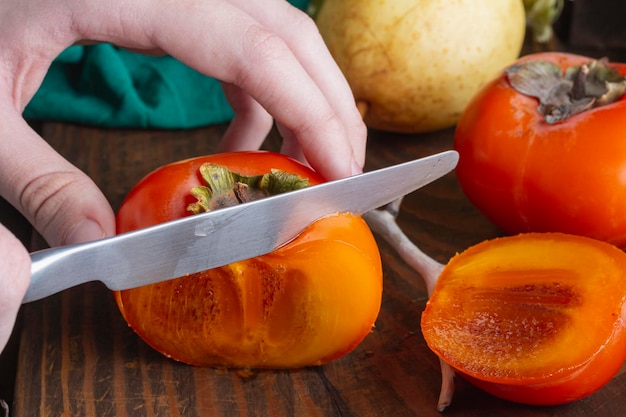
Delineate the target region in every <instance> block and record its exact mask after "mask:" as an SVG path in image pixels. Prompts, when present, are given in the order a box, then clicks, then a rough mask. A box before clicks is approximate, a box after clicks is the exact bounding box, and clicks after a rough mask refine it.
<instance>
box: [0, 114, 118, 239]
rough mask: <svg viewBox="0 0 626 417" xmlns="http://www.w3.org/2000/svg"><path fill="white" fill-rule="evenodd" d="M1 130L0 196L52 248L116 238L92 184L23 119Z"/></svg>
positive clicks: (11, 119)
mask: <svg viewBox="0 0 626 417" xmlns="http://www.w3.org/2000/svg"><path fill="white" fill-rule="evenodd" d="M4 122H5V123H4V125H3V126H0V138H2V140H0V193H1V194H2V196H3V197H4V198H5V199H6V200H7V201H9V202H10V203H11V204H12V205H13V206H15V207H16V208H17V209H18V210H20V211H21V212H22V214H23V215H24V216H25V217H26V218H27V219H28V220H29V221H30V222H31V223H32V224H33V226H35V228H36V229H37V230H38V231H39V233H41V235H42V236H43V237H44V239H46V241H47V242H48V244H50V245H51V246H58V245H64V244H70V243H78V242H84V241H89V240H94V239H99V238H102V237H104V236H110V235H113V234H115V217H114V214H113V210H112V209H111V207H110V205H109V203H108V201H107V200H106V198H105V197H104V195H103V194H102V193H101V192H100V190H99V189H98V187H97V186H96V185H95V184H94V183H93V181H92V180H91V179H90V178H89V177H88V176H86V175H85V174H84V173H83V172H81V171H80V170H78V169H77V168H76V167H74V166H73V165H72V164H70V163H69V162H68V161H67V160H65V159H64V158H63V157H61V156H60V155H59V154H58V153H56V152H55V151H54V150H53V149H52V148H51V147H50V146H49V145H48V144H47V143H46V142H45V141H44V140H43V139H42V138H41V137H39V135H37V134H36V133H35V132H34V131H33V130H32V129H31V128H30V127H29V126H28V125H27V124H26V122H25V121H24V120H23V119H22V118H21V116H19V115H17V117H15V115H14V117H7V118H6V119H5V121H4Z"/></svg>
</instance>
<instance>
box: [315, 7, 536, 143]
mask: <svg viewBox="0 0 626 417" xmlns="http://www.w3.org/2000/svg"><path fill="white" fill-rule="evenodd" d="M316 22H317V25H318V28H319V30H320V33H321V35H322V37H323V38H324V40H325V42H326V44H327V46H328V48H329V50H330V52H331V54H332V55H333V57H334V58H335V60H336V61H337V63H338V65H339V67H340V68H341V70H342V71H343V73H344V75H345V77H346V78H347V80H348V82H349V83H350V86H351V88H352V90H353V93H354V95H355V98H356V100H357V102H358V104H359V107H360V108H361V110H362V114H363V118H364V120H365V123H366V124H367V125H368V126H369V127H371V128H374V129H379V130H387V131H394V132H405V133H418V132H428V131H434V130H438V129H443V128H446V127H450V126H453V125H454V124H455V123H456V122H457V120H458V118H459V116H460V115H461V112H462V111H463V109H464V108H465V106H466V105H467V103H468V102H469V100H470V99H471V98H472V96H473V95H474V94H476V92H477V91H478V89H479V88H480V87H481V86H482V85H483V84H484V83H486V82H487V81H489V80H491V79H492V78H494V77H495V76H496V75H497V74H498V73H499V72H500V71H501V70H503V69H504V68H505V67H506V66H508V65H510V64H511V63H512V62H513V61H515V60H516V59H517V58H518V56H519V54H520V51H521V48H522V44H523V41H524V34H525V29H526V23H525V12H524V4H523V0H325V1H324V2H323V4H322V5H321V7H320V8H319V10H318V13H317V17H316Z"/></svg>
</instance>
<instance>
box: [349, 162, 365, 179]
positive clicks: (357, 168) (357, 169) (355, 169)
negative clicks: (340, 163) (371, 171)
mask: <svg viewBox="0 0 626 417" xmlns="http://www.w3.org/2000/svg"><path fill="white" fill-rule="evenodd" d="M350 168H351V170H352V175H359V174H362V173H363V167H362V166H361V164H359V163H358V162H357V160H356V159H354V158H352V166H351V167H350Z"/></svg>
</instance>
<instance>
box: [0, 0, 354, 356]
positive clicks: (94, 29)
mask: <svg viewBox="0 0 626 417" xmlns="http://www.w3.org/2000/svg"><path fill="white" fill-rule="evenodd" d="M84 41H90V42H111V43H113V44H116V45H118V46H121V47H126V48H129V49H133V50H140V51H146V52H160V53H168V54H170V55H172V56H174V57H176V58H178V59H179V60H181V61H182V62H184V63H186V64H188V65H189V66H191V67H193V68H195V69H196V70H198V71H200V72H202V73H204V74H206V75H209V76H212V77H214V78H217V79H219V80H221V81H222V82H223V85H224V88H225V92H226V94H227V97H228V98H229V99H230V102H231V103H232V106H233V108H234V109H235V111H236V116H235V119H234V120H233V122H232V125H231V127H230V128H229V129H228V131H227V133H226V135H225V138H224V142H223V144H222V147H221V150H241V149H252V148H257V147H258V146H260V144H261V142H262V141H263V139H264V138H265V136H266V134H267V132H268V131H269V129H270V128H271V126H272V118H273V119H275V120H276V122H277V126H278V128H279V131H280V132H281V134H282V135H283V136H284V138H285V143H284V146H283V150H284V151H285V152H288V153H290V154H291V155H293V156H301V157H303V158H306V160H307V161H308V162H309V163H310V165H311V166H312V167H313V168H314V169H316V170H317V171H319V172H320V173H321V174H322V175H324V176H325V177H327V178H329V179H334V178H339V177H343V176H348V175H351V174H355V173H358V172H359V171H360V170H361V167H362V165H363V161H364V156H365V136H366V129H365V126H364V124H363V122H362V120H361V118H360V116H359V114H358V112H357V111H356V107H355V105H354V100H353V98H352V96H351V93H350V90H349V87H348V85H347V83H346V81H345V79H344V78H343V76H342V75H341V73H340V71H339V69H338V68H337V67H336V66H335V64H334V62H333V61H332V59H331V57H330V55H329V53H328V52H327V50H326V48H325V46H324V44H323V41H322V39H321V37H320V36H319V34H318V32H317V29H316V28H315V25H314V23H313V22H312V21H311V20H310V19H309V18H308V17H307V16H306V15H305V14H304V13H302V12H300V11H298V10H297V9H295V8H293V7H291V6H290V5H289V4H288V3H287V2H286V1H285V0H265V1H249V0H212V1H211V0H204V1H196V0H137V1H133V2H126V1H123V0H109V1H106V2H105V1H96V0H63V1H58V2H48V1H44V0H29V1H23V0H5V1H3V2H2V4H1V5H0V53H1V54H2V63H3V65H1V66H0V114H1V115H2V120H3V123H2V124H0V195H2V196H3V197H4V198H5V199H6V200H8V201H9V202H10V203H11V204H12V205H14V206H15V207H16V208H18V209H19V210H20V211H21V212H22V213H23V214H24V216H25V217H26V218H27V219H28V220H29V221H30V222H31V223H32V224H33V225H34V226H35V228H36V229H37V230H38V231H39V232H40V233H41V234H42V236H43V237H44V238H45V239H46V240H47V242H48V243H49V244H50V245H52V246H56V245H62V244H70V243H77V242H82V241H88V240H93V239H97V238H101V237H104V236H107V235H113V234H114V233H115V223H114V214H113V211H112V210H111V207H110V206H109V204H108V202H107V200H106V198H105V197H104V196H103V195H102V193H101V192H100V191H99V190H98V188H97V187H96V185H95V184H94V183H93V182H92V181H91V180H90V179H89V178H88V177H87V176H86V175H84V174H83V173H82V172H80V171H79V170H78V169H76V168H75V167H74V166H73V165H72V164H70V163H69V162H68V161H66V160H65V159H63V158H62V157H61V156H60V155H58V154H57V153H56V152H55V151H54V150H53V149H52V148H50V147H49V145H48V144H47V143H46V142H45V141H44V140H43V139H42V138H41V137H39V136H38V135H37V134H36V133H35V132H34V131H33V130H32V129H31V128H30V127H29V126H28V125H27V123H26V122H25V121H24V120H23V118H22V116H21V114H22V111H23V109H24V108H25V106H26V104H27V103H28V102H29V100H30V99H31V98H32V96H33V95H34V93H35V92H36V90H37V88H38V87H39V85H40V84H41V81H42V80H43V77H44V76H45V74H46V71H47V69H48V67H49V66H50V64H51V62H52V61H53V60H54V58H55V57H56V56H58V54H59V53H60V52H62V51H63V50H64V49H65V48H67V47H68V46H70V45H72V44H75V43H78V42H84ZM0 245H3V246H0V249H2V248H4V250H5V251H3V252H2V253H10V254H16V258H15V259H14V260H13V259H8V258H7V257H5V256H3V257H2V258H1V259H0V274H1V275H0V285H7V283H10V282H12V281H11V280H14V279H15V280H18V281H19V284H20V285H16V286H12V287H11V288H12V289H13V290H11V291H9V292H5V293H1V292H0V302H2V301H3V300H2V299H3V297H4V298H10V299H11V300H12V302H8V303H6V304H3V309H2V310H0V337H2V333H1V332H2V329H4V328H5V327H6V326H9V327H10V326H12V323H13V320H14V318H15V312H16V311H17V308H18V307H19V302H21V297H22V296H23V293H24V291H25V290H26V287H27V281H28V271H26V272H24V263H28V259H26V261H24V260H23V257H22V255H24V252H25V249H24V248H22V247H21V246H20V245H19V242H17V240H16V239H14V238H13V237H12V236H11V235H10V233H9V232H8V231H7V230H6V229H4V228H3V229H1V230H0ZM5 271H6V272H5ZM5 273H7V274H10V275H4V274H5ZM0 342H2V339H0ZM2 346H3V344H2V345H0V347H2Z"/></svg>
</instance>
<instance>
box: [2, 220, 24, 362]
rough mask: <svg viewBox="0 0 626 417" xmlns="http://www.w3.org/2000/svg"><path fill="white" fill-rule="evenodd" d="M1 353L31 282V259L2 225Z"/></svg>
mask: <svg viewBox="0 0 626 417" xmlns="http://www.w3.org/2000/svg"><path fill="white" fill-rule="evenodd" d="M0 253H1V254H2V256H1V257H0V351H1V350H2V349H3V348H4V347H5V346H6V344H7V342H8V340H9V337H10V336H11V331H12V330H13V325H14V323H15V318H16V316H17V311H18V310H19V308H20V305H21V303H22V299H23V298H24V294H25V293H26V289H27V288H28V284H29V282H30V257H29V255H28V252H27V251H26V248H24V246H23V245H22V243H21V242H20V241H19V240H18V239H17V238H16V237H15V236H14V235H13V234H12V233H11V232H10V231H9V230H7V229H6V228H5V227H4V226H3V225H1V224H0Z"/></svg>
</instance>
